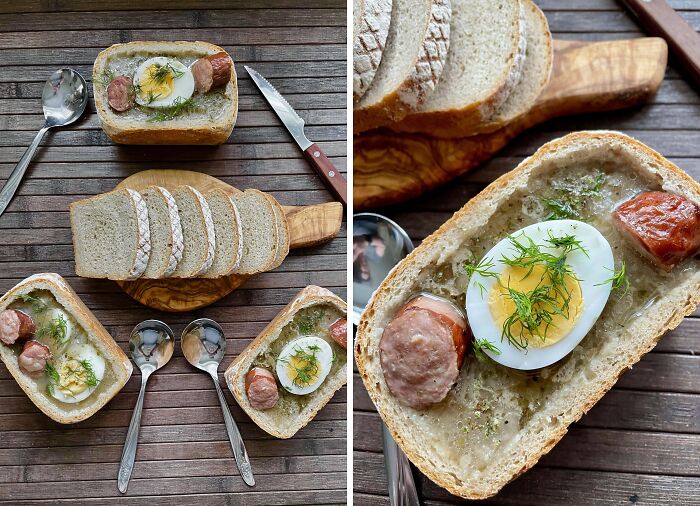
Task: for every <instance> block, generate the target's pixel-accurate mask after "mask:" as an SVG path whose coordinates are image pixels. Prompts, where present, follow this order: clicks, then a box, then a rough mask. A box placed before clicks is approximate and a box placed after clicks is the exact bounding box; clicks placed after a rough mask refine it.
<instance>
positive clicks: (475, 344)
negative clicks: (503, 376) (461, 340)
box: [472, 339, 501, 362]
mask: <svg viewBox="0 0 700 506" xmlns="http://www.w3.org/2000/svg"><path fill="white" fill-rule="evenodd" d="M472 350H474V356H475V357H476V358H477V359H478V360H479V362H486V361H488V358H489V356H488V355H487V354H486V353H484V350H488V351H490V352H491V353H495V354H496V355H500V354H501V350H499V349H498V348H497V347H496V346H494V345H493V344H492V343H491V341H489V340H488V339H474V340H473V341H472Z"/></svg>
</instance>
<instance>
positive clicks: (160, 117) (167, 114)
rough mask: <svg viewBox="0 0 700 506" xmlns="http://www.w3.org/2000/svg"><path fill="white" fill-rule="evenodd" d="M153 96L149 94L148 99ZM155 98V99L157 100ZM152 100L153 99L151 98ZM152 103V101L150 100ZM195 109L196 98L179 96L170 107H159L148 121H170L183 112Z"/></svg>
mask: <svg viewBox="0 0 700 506" xmlns="http://www.w3.org/2000/svg"><path fill="white" fill-rule="evenodd" d="M150 98H151V97H150V96H149V97H148V99H150ZM156 98H157V96H156V97H155V98H153V100H155V99H156ZM151 102H152V100H151ZM149 103H150V102H149ZM194 109H195V107H194V98H192V97H190V98H188V99H187V100H184V99H183V98H182V97H177V98H176V99H175V101H174V102H173V105H171V106H169V107H163V108H161V109H159V110H158V111H154V112H152V114H151V115H150V116H149V118H148V119H147V121H148V122H149V123H155V122H161V121H170V120H172V119H175V118H177V117H178V116H180V115H181V114H184V113H185V112H189V111H193V110H194Z"/></svg>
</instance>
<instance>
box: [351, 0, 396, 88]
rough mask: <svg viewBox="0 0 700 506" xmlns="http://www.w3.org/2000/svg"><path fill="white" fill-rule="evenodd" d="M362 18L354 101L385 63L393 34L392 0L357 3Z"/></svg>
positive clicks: (357, 40)
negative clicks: (389, 36)
mask: <svg viewBox="0 0 700 506" xmlns="http://www.w3.org/2000/svg"><path fill="white" fill-rule="evenodd" d="M353 6H354V9H356V10H357V11H359V12H355V13H354V14H355V16H359V18H360V19H359V20H358V25H359V26H357V27H355V30H356V32H355V34H354V39H353V81H352V82H353V91H352V93H353V95H352V98H353V101H354V102H357V101H359V100H360V98H362V95H364V94H365V92H366V91H367V90H368V89H369V87H370V86H371V84H372V79H374V74H375V73H376V71H377V67H379V64H380V62H381V60H382V52H383V51H384V45H385V44H386V38H387V35H388V34H389V24H390V23H391V9H392V7H393V2H392V0H359V1H357V2H355V3H354V4H353Z"/></svg>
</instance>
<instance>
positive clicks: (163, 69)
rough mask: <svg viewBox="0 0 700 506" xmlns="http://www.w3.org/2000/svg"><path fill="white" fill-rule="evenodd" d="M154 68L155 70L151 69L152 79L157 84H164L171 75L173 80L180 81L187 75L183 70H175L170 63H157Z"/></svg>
mask: <svg viewBox="0 0 700 506" xmlns="http://www.w3.org/2000/svg"><path fill="white" fill-rule="evenodd" d="M154 67H155V69H151V79H152V80H153V81H154V82H155V83H157V84H162V83H164V82H165V79H166V78H167V77H168V76H169V75H170V76H172V78H173V79H178V78H180V77H182V76H183V75H184V74H185V73H184V72H182V71H181V70H175V68H174V67H173V66H172V65H170V63H166V64H165V65H161V64H159V63H156V64H155V65H154Z"/></svg>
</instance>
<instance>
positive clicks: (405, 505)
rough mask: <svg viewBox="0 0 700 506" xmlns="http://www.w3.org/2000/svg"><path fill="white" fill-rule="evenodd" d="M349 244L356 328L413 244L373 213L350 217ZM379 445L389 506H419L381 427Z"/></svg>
mask: <svg viewBox="0 0 700 506" xmlns="http://www.w3.org/2000/svg"><path fill="white" fill-rule="evenodd" d="M352 244H353V248H352V249H353V260H352V270H353V273H352V294H353V308H352V313H353V323H354V324H355V325H358V324H359V322H360V315H361V314H362V311H364V309H365V306H366V305H367V303H368V302H369V300H370V298H371V297H372V294H373V293H374V291H375V290H376V289H377V288H378V287H379V285H380V284H381V282H382V281H384V278H386V277H387V276H388V275H389V272H390V271H391V269H393V268H394V266H395V265H396V264H398V263H399V262H400V261H401V260H402V259H403V258H404V257H405V256H406V255H408V254H409V253H410V252H411V251H413V242H412V241H411V239H410V237H408V234H407V233H406V232H405V231H404V229H402V228H401V227H400V226H399V225H397V224H396V223H395V222H394V221H392V220H390V219H389V218H386V217H385V216H382V215H380V214H375V213H359V214H356V215H354V217H353V231H352ZM382 445H383V447H384V465H385V466H386V477H387V481H388V484H389V502H390V504H391V505H392V506H419V505H420V502H419V501H418V492H417V491H416V484H415V482H414V480H413V473H412V472H411V463H410V462H409V460H408V458H407V457H406V455H405V454H404V453H403V452H402V451H401V450H400V449H399V447H398V446H397V445H396V443H395V442H394V440H393V439H392V437H391V434H390V433H389V431H388V429H387V428H386V426H385V425H384V424H382Z"/></svg>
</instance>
